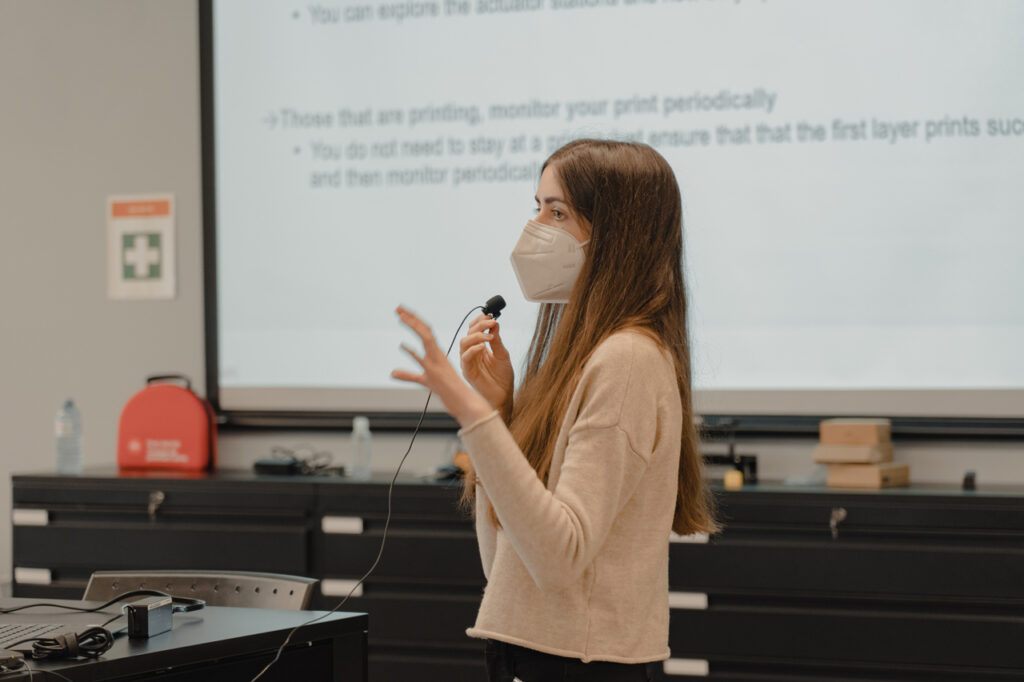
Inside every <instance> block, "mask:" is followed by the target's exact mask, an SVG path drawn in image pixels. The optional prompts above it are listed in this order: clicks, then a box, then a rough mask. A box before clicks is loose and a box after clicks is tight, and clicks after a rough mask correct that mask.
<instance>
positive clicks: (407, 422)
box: [198, 0, 1024, 440]
mask: <svg viewBox="0 0 1024 682" xmlns="http://www.w3.org/2000/svg"><path fill="white" fill-rule="evenodd" d="M214 1H215V0H198V8H199V56H200V65H199V66H200V123H201V150H202V152H201V171H202V172H201V187H202V216H203V225H202V231H203V237H202V243H203V280H204V294H203V300H204V310H203V322H204V347H205V378H206V394H207V398H208V399H209V400H210V402H211V404H212V405H213V408H214V410H215V412H216V414H217V420H218V423H219V424H220V425H221V426H222V427H227V428H231V429H275V430H281V429H299V430H336V429H341V430H347V429H350V428H351V426H352V419H353V418H354V417H355V416H357V415H367V416H369V417H370V419H371V423H372V424H373V425H374V428H375V429H377V430H384V431H389V430H395V431H407V430H411V429H413V428H414V427H416V426H417V424H420V423H421V427H420V428H422V429H425V430H431V431H453V430H455V429H457V428H458V425H457V424H456V422H455V421H454V420H453V419H452V418H451V417H450V416H448V415H447V414H445V413H444V412H442V411H439V408H438V404H439V401H437V400H436V399H434V400H432V401H431V409H430V410H429V411H427V412H426V414H425V415H421V410H419V409H411V408H410V409H400V410H386V409H385V410H378V409H370V410H361V409H336V410H335V409H320V408H314V407H305V408H300V409H289V408H288V407H287V406H285V405H280V406H277V405H271V406H252V407H247V408H245V409H237V408H232V407H225V405H223V404H222V396H223V393H224V390H225V389H224V387H222V386H221V384H220V372H219V357H220V350H219V339H218V283H217V203H216V201H217V187H216V146H215V134H216V130H215V127H216V126H215V122H216V121H215V111H214V105H215V82H214V78H215V75H214V52H213V50H214V44H213V42H214V35H213V33H214V27H213V4H214ZM228 390H229V391H230V390H232V389H228ZM268 390H269V389H268ZM352 390H357V389H352ZM706 393H715V392H714V391H710V392H706ZM757 393H762V392H757ZM782 393H785V392H782ZM789 393H794V392H789ZM821 393H822V394H823V395H825V394H828V393H834V394H837V395H838V397H839V399H840V401H841V398H842V394H843V393H847V392H842V391H833V392H821ZM890 393H893V394H896V393H898V392H890ZM910 393H913V392H910ZM931 393H933V394H937V393H949V394H953V393H956V392H955V391H948V392H940V391H931ZM978 393H983V394H985V395H986V396H988V397H989V398H990V399H991V398H992V396H993V395H994V396H995V397H996V398H998V394H999V393H1000V392H999V391H980V392H978ZM1006 393H1007V395H1008V396H1009V395H1011V394H1012V398H1013V399H1012V400H1011V403H1013V404H1016V403H1019V402H1021V396H1022V395H1024V391H1017V390H1011V391H1008V392H1006ZM414 395H418V393H417V394H414ZM422 397H423V398H425V394H424V395H423V396H422ZM705 397H706V396H704V395H702V392H701V391H696V397H695V400H696V403H697V411H698V413H699V414H700V420H701V421H702V428H703V430H704V432H705V433H706V434H708V435H715V434H726V435H729V434H735V435H742V436H758V437H769V438H771V437H793V436H811V435H814V434H816V433H817V428H818V427H817V424H818V422H819V421H820V420H821V419H824V418H828V417H835V416H854V415H851V414H849V413H846V412H828V411H825V412H822V413H820V414H819V413H814V414H807V413H804V412H802V411H800V412H794V413H786V412H784V411H783V412H781V413H778V414H748V413H746V412H745V411H736V413H730V412H722V411H716V410H713V409H711V410H707V411H705V412H701V404H702V403H704V402H706V401H705V400H704V398H705ZM835 398H836V396H833V397H832V399H833V400H834V399H835ZM411 400H412V396H410V397H409V398H408V399H404V400H403V401H404V402H405V403H411ZM714 402H716V401H715V400H712V401H711V403H712V404H713V403H714ZM826 402H827V401H826ZM1021 414H1022V416H1021V417H1009V416H999V417H988V416H978V415H968V416H965V415H957V414H949V415H946V416H927V415H914V414H910V415H907V414H897V413H892V412H887V411H884V410H883V411H880V412H879V413H871V412H868V413H858V414H856V416H859V417H887V418H890V419H892V422H893V433H894V435H895V436H897V437H908V438H935V437H943V438H972V439H974V438H980V439H999V440H1004V439H1012V440H1017V439H1021V438H1024V410H1022V411H1021Z"/></svg>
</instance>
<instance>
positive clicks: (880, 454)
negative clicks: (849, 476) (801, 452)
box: [814, 443, 892, 464]
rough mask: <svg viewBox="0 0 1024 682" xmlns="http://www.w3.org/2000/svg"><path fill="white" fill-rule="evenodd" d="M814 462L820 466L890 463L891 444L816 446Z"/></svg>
mask: <svg viewBox="0 0 1024 682" xmlns="http://www.w3.org/2000/svg"><path fill="white" fill-rule="evenodd" d="M814 461H815V462H819V463H821V464H877V463H878V462H891V461H892V443H882V444H880V445H817V446H815V448H814Z"/></svg>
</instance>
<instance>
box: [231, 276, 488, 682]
mask: <svg viewBox="0 0 1024 682" xmlns="http://www.w3.org/2000/svg"><path fill="white" fill-rule="evenodd" d="M504 307H505V299H503V298H502V297H501V296H494V297H492V298H490V299H488V300H487V303H486V304H485V305H478V306H473V307H472V308H470V310H469V312H468V313H466V316H465V317H463V318H462V322H459V326H458V327H457V328H456V330H455V334H454V335H453V336H452V340H451V343H449V344H448V350H447V351H445V354H444V356H445V357H446V358H447V357H448V354H449V353H451V352H452V348H454V347H455V340H456V339H458V338H459V332H460V331H462V325H464V324H466V320H468V319H469V316H470V315H472V314H473V313H475V312H476V311H477V310H481V311H483V312H484V313H485V314H488V315H491V316H492V317H494V318H497V317H498V316H499V315H500V314H501V309H502V308H504ZM433 395H434V392H433V391H430V392H428V393H427V400H426V402H425V403H424V404H423V410H422V411H421V412H420V418H419V421H417V422H416V428H415V429H413V432H412V437H411V438H410V439H409V447H407V448H406V450H405V454H404V455H402V459H401V461H399V462H398V468H396V469H395V475H394V476H392V477H391V484H390V485H389V486H388V513H387V516H386V517H385V519H384V534H383V536H382V537H381V539H380V550H378V552H377V558H376V559H374V560H373V565H372V566H370V570H368V571H367V572H366V573H365V574H364V575H363V577H362V578H360V579H359V580H358V581H357V582H356V584H355V585H353V586H352V589H350V590H349V591H348V594H346V595H345V598H344V599H342V600H341V601H340V602H338V603H337V605H336V606H335V607H334V608H333V609H331V610H330V611H327V612H326V613H322V614H320V615H319V616H317V617H316V618H313V619H312V620H308V621H306V622H305V623H301V624H299V625H296V626H295V627H294V628H292V630H291V632H289V633H288V636H287V637H285V638H284V642H282V643H281V646H279V647H278V648H277V653H276V654H275V655H274V658H273V659H272V660H271V661H270V663H267V665H266V666H264V667H263V669H262V670H260V671H259V673H257V674H256V677H254V678H252V680H250V682H256V681H257V680H258V679H260V678H261V677H263V675H264V673H266V672H267V671H268V670H270V667H271V666H272V665H274V664H275V663H277V661H278V659H280V658H281V653H282V652H283V651H284V648H285V647H286V646H288V643H289V642H290V641H291V640H292V637H293V636H294V635H295V633H296V632H298V630H299V629H300V628H303V627H305V626H307V625H312V624H313V623H316V622H317V621H319V620H323V619H324V618H326V617H327V616H329V615H331V614H332V613H334V612H335V611H337V610H338V609H340V608H341V607H342V606H343V605H344V604H345V602H347V601H348V599H349V597H351V596H352V593H353V592H355V591H356V589H357V588H358V587H359V586H360V585H362V584H363V581H364V580H366V579H367V578H369V577H370V574H371V573H373V571H374V570H375V569H376V568H377V564H379V563H380V558H381V556H383V554H384V543H386V542H387V539H388V527H389V526H390V525H391V494H392V492H394V490H395V481H396V480H398V473H399V472H400V471H401V470H402V465H403V464H405V460H406V458H408V457H409V453H410V452H412V446H413V443H415V442H416V436H417V434H419V432H420V427H421V426H422V425H423V419H424V417H426V416H427V408H428V407H429V406H430V398H431V396H433Z"/></svg>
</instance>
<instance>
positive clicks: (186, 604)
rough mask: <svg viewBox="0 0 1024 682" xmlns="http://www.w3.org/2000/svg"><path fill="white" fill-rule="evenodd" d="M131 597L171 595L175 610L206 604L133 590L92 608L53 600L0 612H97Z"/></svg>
mask: <svg viewBox="0 0 1024 682" xmlns="http://www.w3.org/2000/svg"><path fill="white" fill-rule="evenodd" d="M129 597H171V599H173V600H175V602H176V604H175V611H194V610H196V609H200V608H202V607H203V606H204V605H205V602H203V601H202V600H201V599H186V598H183V597H175V596H173V595H170V594H167V593H166V592H160V591H159V590H131V591H130V592H125V593H124V594H121V595H118V596H117V597H114V598H113V599H111V600H110V601H108V602H104V603H103V604H100V605H99V606H94V607H93V608H91V609H85V608H82V607H81V606H69V605H68V604H54V603H52V602H35V603H33V604H23V605H22V606H15V607H12V608H9V609H0V614H6V613H15V612H17V611H23V610H25V609H38V608H43V607H45V608H51V609H66V610H68V611H78V612H80V613H95V612H97V611H102V610H103V609H105V608H107V607H108V606H113V605H114V604H116V603H117V602H119V601H124V600H125V599H127V598H129Z"/></svg>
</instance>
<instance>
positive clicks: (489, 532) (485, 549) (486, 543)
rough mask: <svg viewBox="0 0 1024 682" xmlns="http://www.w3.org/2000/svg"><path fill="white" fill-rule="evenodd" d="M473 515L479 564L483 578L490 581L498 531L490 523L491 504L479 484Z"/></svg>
mask: <svg viewBox="0 0 1024 682" xmlns="http://www.w3.org/2000/svg"><path fill="white" fill-rule="evenodd" d="M473 515H474V517H475V520H476V540H477V544H478V545H479V546H480V563H481V565H482V566H483V568H484V578H486V579H487V580H490V579H491V566H493V565H494V553H495V550H496V548H497V539H498V538H497V536H498V529H497V528H495V527H494V524H493V523H492V522H491V503H490V501H489V500H488V499H487V491H485V490H484V487H483V486H482V485H480V484H479V483H478V484H477V486H476V508H475V509H474V511H473Z"/></svg>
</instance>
